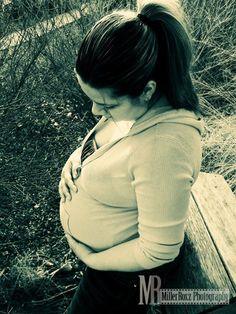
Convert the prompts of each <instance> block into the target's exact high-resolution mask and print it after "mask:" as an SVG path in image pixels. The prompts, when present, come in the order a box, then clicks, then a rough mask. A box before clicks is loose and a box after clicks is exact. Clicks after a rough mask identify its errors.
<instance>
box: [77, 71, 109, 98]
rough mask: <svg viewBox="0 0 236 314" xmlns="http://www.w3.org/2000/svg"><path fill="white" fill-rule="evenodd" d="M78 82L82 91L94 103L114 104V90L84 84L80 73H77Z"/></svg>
mask: <svg viewBox="0 0 236 314" xmlns="http://www.w3.org/2000/svg"><path fill="white" fill-rule="evenodd" d="M76 77H77V80H78V82H79V85H80V87H81V89H82V91H83V92H84V93H85V94H86V95H87V96H88V97H89V98H90V99H92V100H93V101H94V102H97V103H104V102H105V103H109V102H110V101H111V100H112V101H113V102H114V96H113V97H112V90H111V89H109V88H101V89H97V88H93V87H92V86H90V85H89V84H86V83H85V82H83V80H82V79H81V77H80V76H79V74H78V73H76Z"/></svg>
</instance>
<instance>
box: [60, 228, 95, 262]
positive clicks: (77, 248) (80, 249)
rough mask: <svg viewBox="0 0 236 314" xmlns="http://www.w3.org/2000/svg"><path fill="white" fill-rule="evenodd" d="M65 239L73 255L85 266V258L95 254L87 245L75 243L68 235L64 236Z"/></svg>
mask: <svg viewBox="0 0 236 314" xmlns="http://www.w3.org/2000/svg"><path fill="white" fill-rule="evenodd" d="M66 239H67V241H68V244H69V246H70V248H71V249H72V251H73V252H74V253H75V255H76V256H77V257H78V258H79V259H80V260H81V261H82V262H84V263H85V264H86V259H87V257H88V256H89V255H90V254H92V253H95V252H94V251H93V250H92V249H91V248H90V247H88V246H87V245H85V244H83V243H80V242H77V241H76V240H74V238H72V237H71V236H70V235H69V234H68V233H67V234H66Z"/></svg>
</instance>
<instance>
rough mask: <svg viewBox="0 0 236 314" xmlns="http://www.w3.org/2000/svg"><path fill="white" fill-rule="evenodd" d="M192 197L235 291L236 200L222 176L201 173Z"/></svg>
mask: <svg viewBox="0 0 236 314" xmlns="http://www.w3.org/2000/svg"><path fill="white" fill-rule="evenodd" d="M193 197H194V198H195V202H196V203H197V204H198V208H199V210H200V212H201V215H202V217H203V220H204V222H205V224H206V227H207V229H208V231H209V233H210V235H211V237H212V239H213V241H214V244H215V246H216V249H217V251H218V254H219V255H220V257H221V259H222V261H223V263H224V264H225V268H226V270H227V272H228V275H229V277H230V279H231V280H232V283H233V285H234V288H235V289H236V199H235V196H234V194H233V192H232V191H231V189H230V187H229V186H228V184H227V182H226V181H225V179H224V178H223V176H221V175H218V174H210V173H200V175H199V177H198V180H197V181H196V184H195V185H194V186H193Z"/></svg>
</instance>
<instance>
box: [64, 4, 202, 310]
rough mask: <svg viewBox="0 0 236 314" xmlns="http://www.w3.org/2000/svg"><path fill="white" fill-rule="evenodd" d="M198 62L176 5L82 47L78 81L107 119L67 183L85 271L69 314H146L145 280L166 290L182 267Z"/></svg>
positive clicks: (125, 16) (155, 9)
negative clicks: (194, 76) (156, 279)
mask: <svg viewBox="0 0 236 314" xmlns="http://www.w3.org/2000/svg"><path fill="white" fill-rule="evenodd" d="M191 57H192V50H191V44H190V39H189V35H188V33H187V31H186V26H185V24H184V22H183V14H182V11H181V8H180V7H179V6H178V3H176V2H175V1H154V3H149V4H146V5H143V6H142V7H140V8H139V13H137V12H133V11H129V10H126V11H115V12H112V13H110V14H109V15H106V16H105V17H103V18H102V19H101V20H99V21H98V22H97V23H96V24H95V25H94V26H93V27H92V28H91V29H90V30H89V32H88V33H87V35H86V36H85V38H84V39H83V41H82V44H81V46H80V49H79V52H78V58H77V62H76V76H77V80H78V84H79V86H80V88H81V89H82V91H83V92H84V93H85V94H86V95H87V96H88V97H89V98H90V99H91V101H92V113H93V114H94V115H96V116H101V119H100V120H99V122H98V123H97V124H96V125H95V127H94V128H93V129H92V130H91V131H90V132H89V133H88V135H87V136H86V137H85V139H84V141H83V143H82V145H81V146H80V147H79V148H78V149H77V150H76V151H75V152H74V153H73V154H72V155H71V156H70V158H69V159H68V161H67V162H66V164H65V166H64V168H63V171H62V177H61V181H60V184H59V191H60V195H61V204H60V216H61V222H62V226H63V228H64V231H65V234H66V237H67V240H68V243H69V245H70V247H71V248H72V250H73V251H74V253H75V254H76V255H77V256H78V258H79V259H80V260H82V261H83V262H84V263H85V264H86V271H85V273H84V275H83V278H82V279H81V281H80V283H79V286H78V289H77V291H76V293H75V295H74V297H73V299H72V301H71V304H70V305H69V307H68V309H67V312H66V313H68V314H72V313H74V314H76V313H77V314H85V313H87V314H94V313H103V314H106V313H109V314H115V313H122V314H125V313H129V314H130V313H131V314H132V313H147V310H148V302H143V303H144V304H139V303H142V302H140V293H141V292H142V291H141V288H142V287H141V284H140V278H145V280H147V285H148V278H150V277H151V275H158V276H159V277H160V279H161V285H162V287H163V286H164V284H165V278H166V275H167V274H168V272H170V271H171V270H172V271H173V270H174V269H175V267H176V266H177V264H178V263H180V261H181V259H180V256H181V253H182V250H183V244H184V230H185V222H186V219H187V217H188V208H189V200H190V193H191V188H192V185H193V184H194V182H195V181H196V179H197V177H198V174H199V171H200V167H201V154H202V151H201V133H202V131H203V121H202V114H201V110H200V108H199V103H198V98H197V96H196V93H195V91H194V88H193V85H192V81H191V76H190V73H189V71H190V64H191ZM140 276H141V277H140ZM142 276H143V277H142Z"/></svg>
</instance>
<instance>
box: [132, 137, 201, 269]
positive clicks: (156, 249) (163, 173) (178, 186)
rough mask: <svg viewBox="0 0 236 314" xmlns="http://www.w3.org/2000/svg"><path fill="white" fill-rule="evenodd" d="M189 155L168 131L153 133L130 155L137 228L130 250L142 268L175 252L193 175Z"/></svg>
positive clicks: (170, 257) (180, 239)
mask: <svg viewBox="0 0 236 314" xmlns="http://www.w3.org/2000/svg"><path fill="white" fill-rule="evenodd" d="M191 158H192V156H190V157H189V156H188V153H187V151H186V149H185V147H184V146H183V145H182V143H181V142H180V141H179V140H178V139H177V138H175V137H174V136H172V135H171V136H168V135H167V136H157V135H156V136H155V140H153V139H150V140H149V141H146V142H144V143H142V146H141V147H140V148H139V149H137V150H136V151H135V152H134V153H133V154H132V156H131V159H130V174H131V175H132V179H133V181H132V185H133V187H134V189H135V194H136V199H137V207H138V231H139V241H138V242H137V243H136V245H135V246H134V252H133V253H134V256H135V258H136V260H137V262H138V263H139V264H140V265H141V266H142V267H143V268H146V269H149V268H153V267H157V266H160V265H162V264H165V263H168V262H171V261H173V260H174V258H175V257H176V256H178V254H179V249H180V247H181V245H182V243H183V239H184V223H185V221H186V218H187V215H188V207H189V200H190V192H191V186H192V184H193V183H194V181H195V179H196V178H195V179H194V177H193V173H194V170H195V169H193V168H194V166H193V165H194V161H191ZM196 158H198V156H196Z"/></svg>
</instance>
